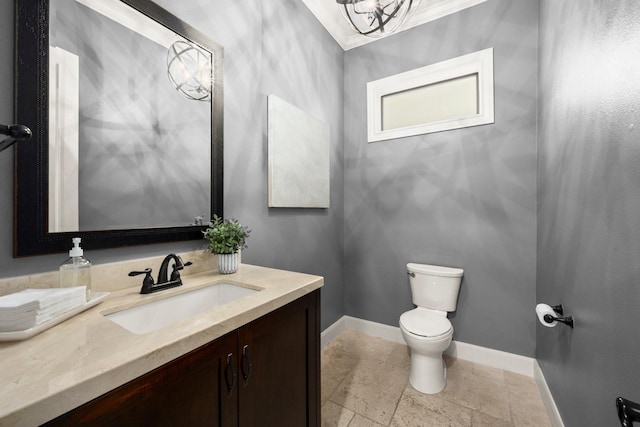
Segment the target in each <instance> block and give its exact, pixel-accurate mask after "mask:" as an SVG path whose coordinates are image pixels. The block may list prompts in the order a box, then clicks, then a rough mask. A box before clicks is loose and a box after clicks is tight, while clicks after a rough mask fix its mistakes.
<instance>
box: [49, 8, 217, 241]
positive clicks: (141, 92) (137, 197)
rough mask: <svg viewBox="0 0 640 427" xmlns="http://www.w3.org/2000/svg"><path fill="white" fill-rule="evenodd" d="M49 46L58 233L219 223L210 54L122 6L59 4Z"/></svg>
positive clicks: (52, 203) (52, 222)
mask: <svg viewBox="0 0 640 427" xmlns="http://www.w3.org/2000/svg"><path fill="white" fill-rule="evenodd" d="M174 44H177V45H178V46H191V49H189V50H184V49H183V50H181V51H179V52H178V53H183V57H178V58H176V57H175V53H176V52H175V50H172V46H174ZM49 45H50V54H49V221H48V223H49V232H66V231H89V230H118V229H131V228H136V229H138V228H154V227H173V226H185V225H190V224H199V223H201V222H202V221H203V220H204V221H205V222H206V220H207V219H208V218H211V160H210V159H211V142H210V135H211V102H210V100H211V97H210V94H211V72H212V71H211V70H212V65H211V61H212V56H211V54H210V53H209V52H207V51H205V50H204V49H202V48H199V47H198V46H196V45H194V44H192V43H191V42H189V41H188V40H186V39H185V38H184V37H181V36H180V35H178V34H176V33H174V32H173V31H171V30H169V29H168V28H166V27H165V26H163V25H161V24H159V23H157V22H156V21H154V20H152V19H149V18H148V17H146V16H145V15H143V14H142V13H140V12H138V11H136V10H134V9H133V8H131V7H130V6H128V5H126V4H124V3H122V2H120V1H113V0H111V1H104V0H100V1H96V0H50V26H49ZM173 49H175V48H173ZM170 52H171V53H173V57H169V60H171V61H172V63H173V64H175V65H174V66H173V68H174V69H176V70H178V72H174V76H175V75H178V79H182V80H183V81H182V82H177V84H178V85H179V87H178V88H179V89H181V90H177V87H176V84H175V83H174V82H173V81H172V80H171V79H170V78H169V75H168V69H167V67H168V56H169V54H170ZM190 52H192V53H193V52H195V55H193V54H191V55H187V54H189V53H190ZM193 57H195V58H197V62H196V63H195V67H196V70H195V71H196V72H197V73H198V77H199V78H198V79H196V82H197V84H196V85H195V88H194V85H193V84H192V83H191V81H192V80H194V79H193V78H190V77H189V72H190V69H188V68H187V67H189V66H192V67H193V64H192V63H191V62H189V60H190V59H192V58H193ZM203 64H204V65H203ZM207 73H208V78H206V77H205V76H206V74H207ZM202 82H205V84H206V85H207V86H205V87H204V89H203V88H202ZM198 85H200V87H198ZM185 88H186V89H189V90H191V91H193V93H196V96H197V94H198V93H201V94H202V96H200V99H199V100H194V97H187V96H185V94H184V93H183V92H184V91H185Z"/></svg>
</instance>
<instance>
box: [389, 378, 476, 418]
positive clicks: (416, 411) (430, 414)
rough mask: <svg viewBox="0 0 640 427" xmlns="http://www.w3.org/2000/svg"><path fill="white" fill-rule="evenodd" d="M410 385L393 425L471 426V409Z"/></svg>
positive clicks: (401, 401) (404, 394) (395, 415)
mask: <svg viewBox="0 0 640 427" xmlns="http://www.w3.org/2000/svg"><path fill="white" fill-rule="evenodd" d="M436 396H437V395H429V394H423V393H420V392H418V391H416V390H414V389H413V387H411V386H408V387H407V388H406V389H405V392H404V393H403V394H402V398H401V399H400V402H399V403H398V408H397V409H396V413H395V414H394V416H393V419H392V420H391V426H393V427H447V426H450V427H465V426H471V410H470V409H469V408H465V407H463V406H460V405H456V404H454V403H451V402H448V401H446V400H444V399H440V398H438V397H436Z"/></svg>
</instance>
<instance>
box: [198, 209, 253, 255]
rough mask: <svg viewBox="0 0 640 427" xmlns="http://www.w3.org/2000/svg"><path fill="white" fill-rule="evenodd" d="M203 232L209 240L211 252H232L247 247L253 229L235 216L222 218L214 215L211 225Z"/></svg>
mask: <svg viewBox="0 0 640 427" xmlns="http://www.w3.org/2000/svg"><path fill="white" fill-rule="evenodd" d="M202 233H203V234H204V238H205V239H207V240H208V241H209V250H210V251H211V253H214V254H232V253H234V252H237V251H238V250H240V249H244V248H246V247H247V243H246V241H247V238H248V237H249V233H251V230H249V228H248V227H246V226H244V225H242V224H240V223H239V222H238V221H237V220H235V219H233V218H227V219H225V220H222V218H220V217H219V216H218V215H214V216H213V220H212V221H210V222H209V227H207V229H206V230H205V231H203V232H202Z"/></svg>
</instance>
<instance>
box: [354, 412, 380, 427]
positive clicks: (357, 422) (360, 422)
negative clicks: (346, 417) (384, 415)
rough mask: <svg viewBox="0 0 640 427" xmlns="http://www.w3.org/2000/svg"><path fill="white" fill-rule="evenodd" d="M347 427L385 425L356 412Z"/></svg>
mask: <svg viewBox="0 0 640 427" xmlns="http://www.w3.org/2000/svg"><path fill="white" fill-rule="evenodd" d="M349 427H385V426H384V424H380V423H377V422H375V421H373V420H370V419H369V418H366V417H363V416H362V415H360V414H356V415H355V416H354V417H353V419H352V420H351V422H350V423H349Z"/></svg>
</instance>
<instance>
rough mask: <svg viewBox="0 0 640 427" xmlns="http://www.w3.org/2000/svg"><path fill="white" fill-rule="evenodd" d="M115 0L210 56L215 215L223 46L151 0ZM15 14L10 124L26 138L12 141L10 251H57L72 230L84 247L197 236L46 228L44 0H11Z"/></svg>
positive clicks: (177, 231) (193, 229)
mask: <svg viewBox="0 0 640 427" xmlns="http://www.w3.org/2000/svg"><path fill="white" fill-rule="evenodd" d="M120 1H122V2H123V3H125V4H127V5H129V6H131V7H133V8H134V9H136V10H138V11H140V12H142V13H143V14H145V15H147V16H148V17H149V18H150V19H153V20H155V21H157V22H159V23H160V24H162V25H164V26H165V27H167V28H170V29H171V30H173V31H174V32H176V33H178V34H180V35H181V36H183V37H184V38H186V39H188V40H192V41H194V42H196V43H198V44H199V45H200V46H203V47H206V48H207V49H208V50H209V51H210V52H211V53H212V55H213V60H214V70H213V71H214V82H213V91H214V92H213V93H214V94H215V95H214V99H213V101H212V104H211V114H212V116H211V157H212V159H211V192H212V194H211V213H212V215H213V214H217V215H218V216H221V217H222V211H223V209H222V207H223V206H222V204H223V187H222V178H223V107H224V105H223V74H222V73H223V64H222V61H223V48H222V46H220V45H219V44H218V43H216V42H214V41H213V40H211V39H209V38H208V37H207V36H205V35H204V34H202V33H201V32H199V31H198V30H196V29H194V28H192V27H191V26H189V25H188V24H186V23H185V22H183V21H181V20H180V19H178V18H177V17H175V16H174V15H172V14H171V13H169V12H168V11H166V10H165V9H163V8H161V7H160V6H158V5H156V4H155V3H152V2H150V1H147V0H120ZM15 16H16V23H15V40H16V50H15V82H16V83H15V115H16V123H21V124H24V125H26V126H28V127H29V128H30V129H31V131H32V132H33V137H32V138H31V140H30V141H26V142H23V143H20V144H16V145H15V146H14V147H15V165H14V170H15V178H14V244H13V247H14V257H22V256H32V255H42V254H49V253H56V252H64V251H66V250H68V249H69V245H70V242H71V237H76V236H77V237H82V246H83V247H85V249H89V250H91V249H104V248H114V247H121V246H133V245H145V244H153V243H162V242H176V241H182V240H196V239H202V230H203V229H204V227H203V226H186V227H168V228H148V229H127V230H108V231H80V232H64V233H49V226H48V200H49V195H48V142H49V136H48V135H49V125H48V105H49V70H48V67H49V0H15Z"/></svg>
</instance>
